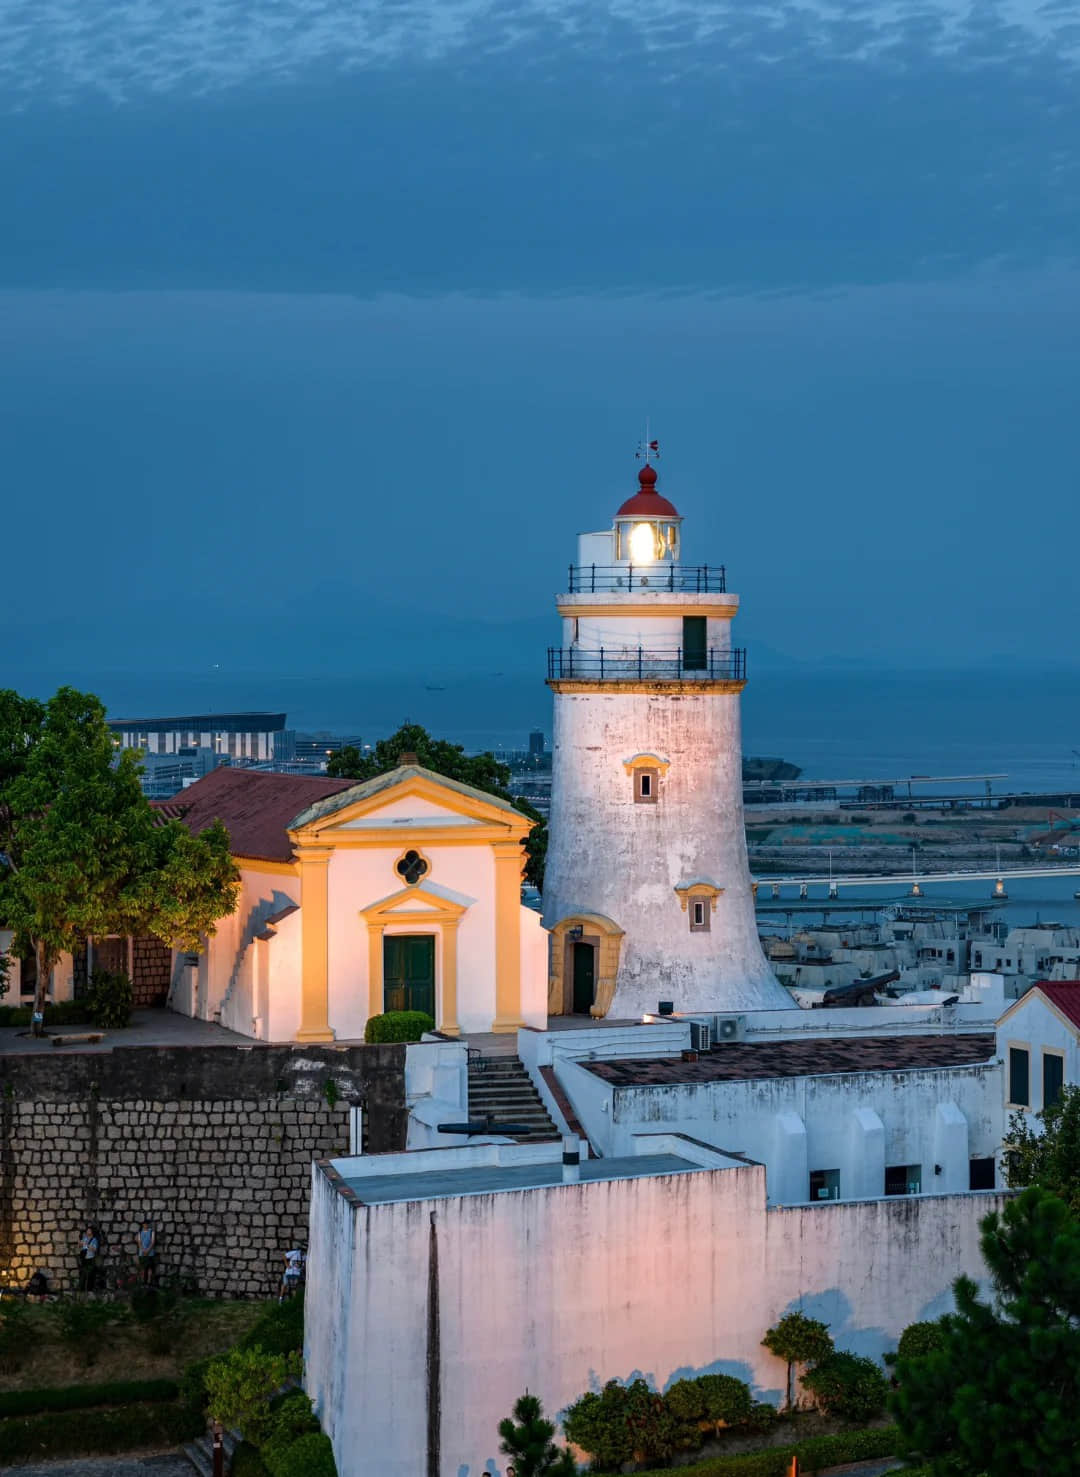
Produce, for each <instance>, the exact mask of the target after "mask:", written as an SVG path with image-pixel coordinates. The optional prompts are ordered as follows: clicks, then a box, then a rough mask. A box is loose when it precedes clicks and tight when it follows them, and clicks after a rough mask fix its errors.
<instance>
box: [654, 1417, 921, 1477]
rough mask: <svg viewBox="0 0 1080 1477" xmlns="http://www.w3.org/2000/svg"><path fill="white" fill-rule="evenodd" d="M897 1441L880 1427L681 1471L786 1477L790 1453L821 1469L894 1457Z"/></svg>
mask: <svg viewBox="0 0 1080 1477" xmlns="http://www.w3.org/2000/svg"><path fill="white" fill-rule="evenodd" d="M898 1444H899V1433H898V1431H897V1429H896V1427H895V1426H884V1427H881V1428H880V1429H878V1430H874V1431H844V1432H841V1433H840V1434H839V1435H837V1436H811V1437H810V1439H809V1440H807V1441H800V1442H799V1443H798V1444H797V1445H794V1446H775V1447H773V1448H772V1449H771V1450H770V1451H751V1452H746V1453H745V1454H744V1455H742V1456H717V1457H708V1458H706V1460H705V1461H703V1462H695V1463H694V1464H693V1466H690V1467H684V1468H682V1469H681V1470H682V1471H685V1472H686V1474H687V1477H787V1474H788V1472H789V1471H790V1470H791V1458H792V1457H793V1456H797V1457H798V1458H799V1466H800V1467H801V1469H802V1470H803V1471H804V1472H821V1471H824V1470H825V1468H827V1467H838V1466H843V1465H845V1464H846V1463H848V1462H867V1461H873V1460H874V1459H875V1458H877V1457H890V1456H895V1454H896V1449H897V1446H898ZM635 1477H670V1470H669V1471H667V1472H664V1473H661V1472H659V1471H656V1470H653V1471H649V1472H638V1473H636V1474H635ZM909 1477H912V1474H909Z"/></svg>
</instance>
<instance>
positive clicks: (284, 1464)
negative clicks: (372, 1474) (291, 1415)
mask: <svg viewBox="0 0 1080 1477" xmlns="http://www.w3.org/2000/svg"><path fill="white" fill-rule="evenodd" d="M263 1455H264V1458H265V1457H266V1453H265V1452H264V1453H263ZM267 1470H268V1471H269V1472H270V1477H337V1467H336V1465H335V1464H334V1449H333V1447H332V1446H331V1445H330V1437H329V1436H324V1435H323V1433H322V1432H321V1431H311V1432H309V1433H308V1435H306V1436H301V1437H300V1438H299V1440H297V1441H294V1442H293V1444H292V1445H291V1446H289V1447H286V1449H285V1451H284V1452H283V1453H282V1454H281V1455H280V1456H278V1457H275V1458H274V1460H273V1462H272V1463H267Z"/></svg>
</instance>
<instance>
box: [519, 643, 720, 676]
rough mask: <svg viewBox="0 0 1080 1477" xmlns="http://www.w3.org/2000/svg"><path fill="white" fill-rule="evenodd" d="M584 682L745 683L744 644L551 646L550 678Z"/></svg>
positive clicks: (549, 651) (549, 657)
mask: <svg viewBox="0 0 1080 1477" xmlns="http://www.w3.org/2000/svg"><path fill="white" fill-rule="evenodd" d="M570 678H574V679H580V680H581V681H584V682H590V681H591V682H642V681H650V682H651V681H660V682H663V681H668V682H670V681H683V680H688V681H698V682H745V681H746V651H745V650H744V649H743V648H742V647H734V648H733V647H729V646H724V647H709V648H707V649H706V650H705V651H702V650H701V648H700V647H698V648H696V649H694V650H693V651H689V650H685V651H684V649H683V648H682V647H681V646H675V647H666V648H662V649H659V650H655V649H649V648H647V647H644V646H629V647H626V646H620V647H616V648H614V649H613V648H611V647H605V646H597V647H581V646H563V647H560V646H549V647H548V679H549V681H565V680H569V679H570Z"/></svg>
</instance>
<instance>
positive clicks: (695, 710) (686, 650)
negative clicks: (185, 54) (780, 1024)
mask: <svg viewBox="0 0 1080 1477" xmlns="http://www.w3.org/2000/svg"><path fill="white" fill-rule="evenodd" d="M640 455H642V456H643V458H644V464H643V465H642V467H641V468H640V470H639V472H638V478H637V480H638V488H637V491H636V492H635V493H634V494H633V495H632V496H631V497H629V498H627V500H626V501H625V502H624V503H623V504H622V505H621V507H620V508H619V509H618V511H617V513H616V514H615V518H614V522H613V525H612V527H611V528H610V529H606V530H604V531H603V532H601V533H584V534H581V535H580V537H579V539H578V550H577V561H576V563H574V564H572V565H571V566H570V570H569V575H568V579H567V583H566V588H565V593H564V594H561V595H559V596H558V597H557V605H558V612H559V615H560V617H561V620H562V639H561V644H560V645H559V646H558V647H554V648H552V649H550V650H549V652H548V685H549V686H550V688H551V689H552V692H553V694H554V726H553V749H552V787H551V819H550V842H549V847H548V857H547V866H546V874H545V879H544V900H543V911H544V924H545V926H546V927H547V928H548V929H549V930H550V935H551V945H550V947H551V960H550V969H549V996H548V1009H549V1011H550V1013H551V1014H555V1015H564V1014H580V1015H592V1016H597V1017H603V1016H610V1017H612V1018H615V1019H617V1018H623V1019H625V1018H627V1017H632V1016H640V1015H641V1014H642V1013H644V1012H650V1011H656V1010H657V1009H658V1008H659V1007H660V1005H661V1002H665V1003H666V1002H670V1004H671V1006H672V1008H673V1009H674V1010H676V1011H701V1012H717V1013H719V1012H724V1011H732V1012H737V1011H746V1010H767V1009H779V1008H790V1007H791V1003H792V1002H791V997H790V995H789V994H788V992H787V991H786V990H785V989H784V987H783V986H782V985H781V984H780V983H779V981H778V980H777V979H776V977H775V976H774V974H773V973H772V971H771V970H770V968H769V966H768V963H767V962H766V959H765V956H764V954H763V953H762V950H761V945H760V942H759V940H758V933H757V923H756V919H755V916H754V897H753V889H752V886H751V882H750V871H749V866H748V863H747V857H746V837H745V833H744V830H743V804H742V743H741V731H740V715H739V702H740V694H741V693H742V690H743V688H744V687H745V685H746V654H745V652H744V651H742V650H739V649H738V648H737V647H735V646H733V645H732V641H731V626H732V621H733V619H734V617H735V614H736V612H737V610H738V608H739V598H738V596H737V595H733V594H731V593H729V591H728V589H727V581H726V575H725V571H724V569H723V567H722V566H720V565H715V564H713V565H709V564H704V565H688V564H684V563H683V562H682V524H683V520H682V518H681V517H680V515H679V513H678V511H677V510H676V508H675V506H674V505H673V504H672V503H671V502H670V501H669V500H668V499H667V498H666V497H664V496H663V495H662V493H661V492H660V491H659V488H658V478H657V470H656V467H655V465H653V462H654V461H655V443H652V444H650V443H649V442H648V441H646V444H645V448H644V450H643V452H642V453H640Z"/></svg>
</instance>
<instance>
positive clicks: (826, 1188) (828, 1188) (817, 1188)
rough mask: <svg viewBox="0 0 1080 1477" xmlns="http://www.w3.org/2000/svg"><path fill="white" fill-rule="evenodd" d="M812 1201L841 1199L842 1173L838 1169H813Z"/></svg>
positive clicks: (811, 1176)
mask: <svg viewBox="0 0 1080 1477" xmlns="http://www.w3.org/2000/svg"><path fill="white" fill-rule="evenodd" d="M810 1199H811V1200H839V1199H840V1171H839V1170H838V1169H812V1170H811V1171H810Z"/></svg>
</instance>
